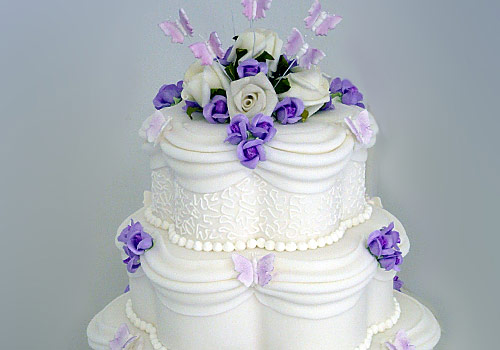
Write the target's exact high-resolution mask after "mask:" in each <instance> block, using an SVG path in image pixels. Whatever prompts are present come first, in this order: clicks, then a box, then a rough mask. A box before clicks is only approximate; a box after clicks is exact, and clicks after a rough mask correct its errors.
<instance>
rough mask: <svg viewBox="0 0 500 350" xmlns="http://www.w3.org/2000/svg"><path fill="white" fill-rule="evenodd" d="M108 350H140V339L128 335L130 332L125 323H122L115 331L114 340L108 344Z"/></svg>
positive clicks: (141, 347)
mask: <svg viewBox="0 0 500 350" xmlns="http://www.w3.org/2000/svg"><path fill="white" fill-rule="evenodd" d="M109 348H110V350H123V349H127V350H132V349H134V350H142V349H143V346H142V342H141V339H140V338H139V337H137V336H133V335H132V334H130V331H129V329H128V327H127V325H126V324H125V323H122V324H121V325H120V327H118V330H117V331H116V334H115V338H114V339H113V340H111V341H110V342H109Z"/></svg>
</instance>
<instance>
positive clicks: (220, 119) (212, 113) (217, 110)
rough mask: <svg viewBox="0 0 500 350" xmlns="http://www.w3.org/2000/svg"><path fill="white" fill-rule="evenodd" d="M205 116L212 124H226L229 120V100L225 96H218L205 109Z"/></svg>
mask: <svg viewBox="0 0 500 350" xmlns="http://www.w3.org/2000/svg"><path fill="white" fill-rule="evenodd" d="M203 116H204V117H205V119H206V120H207V122H209V123H210V124H224V123H225V122H227V121H228V119H229V112H228V110H227V99H226V97H225V96H222V95H216V96H214V98H213V99H212V100H211V101H210V102H209V103H208V104H207V105H206V106H205V107H203Z"/></svg>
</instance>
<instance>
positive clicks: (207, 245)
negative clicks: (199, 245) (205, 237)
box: [203, 242, 213, 252]
mask: <svg viewBox="0 0 500 350" xmlns="http://www.w3.org/2000/svg"><path fill="white" fill-rule="evenodd" d="M212 248H213V244H212V242H205V243H203V251H205V252H211V251H212Z"/></svg>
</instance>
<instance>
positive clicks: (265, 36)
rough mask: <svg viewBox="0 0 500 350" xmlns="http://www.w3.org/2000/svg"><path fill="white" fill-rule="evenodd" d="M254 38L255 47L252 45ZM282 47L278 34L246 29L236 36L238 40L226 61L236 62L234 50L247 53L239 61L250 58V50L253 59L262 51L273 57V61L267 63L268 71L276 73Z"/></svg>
mask: <svg viewBox="0 0 500 350" xmlns="http://www.w3.org/2000/svg"><path fill="white" fill-rule="evenodd" d="M254 38H255V45H254ZM282 47H283V40H281V39H280V38H279V37H278V34H276V33H275V32H273V31H271V30H268V29H255V36H254V30H253V29H248V30H246V31H244V32H243V33H241V35H239V36H238V39H237V40H236V42H235V43H234V46H233V49H232V50H231V53H230V54H229V57H228V61H229V62H234V61H235V60H236V49H245V50H247V51H248V52H247V53H246V55H244V56H243V57H242V58H240V61H244V60H247V59H250V58H252V50H253V52H254V54H253V57H254V58H255V57H258V56H259V55H261V54H262V53H264V51H266V52H267V53H269V54H270V55H271V56H273V58H274V60H273V61H267V63H268V65H269V71H270V72H274V71H276V67H277V66H278V60H279V57H280V55H281V49H282Z"/></svg>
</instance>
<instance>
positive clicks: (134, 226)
mask: <svg viewBox="0 0 500 350" xmlns="http://www.w3.org/2000/svg"><path fill="white" fill-rule="evenodd" d="M141 231H142V225H141V223H140V222H134V220H132V219H131V220H130V225H127V227H125V228H124V229H123V230H122V232H121V233H120V235H119V236H118V238H117V240H118V242H122V243H125V244H127V239H128V237H129V236H132V235H135V234H136V233H139V232H141Z"/></svg>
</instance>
